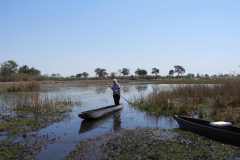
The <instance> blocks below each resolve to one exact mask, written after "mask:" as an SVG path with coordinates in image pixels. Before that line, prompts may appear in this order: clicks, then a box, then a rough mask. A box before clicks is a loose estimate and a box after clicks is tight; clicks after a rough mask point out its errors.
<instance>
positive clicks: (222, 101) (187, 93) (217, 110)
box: [135, 80, 240, 122]
mask: <svg viewBox="0 0 240 160" xmlns="http://www.w3.org/2000/svg"><path fill="white" fill-rule="evenodd" d="M135 105H136V107H137V108H139V109H141V110H144V111H148V112H151V113H153V114H157V115H161V114H167V115H174V114H187V115H192V114H194V113H198V114H199V115H200V116H203V117H208V118H211V119H224V120H231V121H235V122H236V121H240V80H228V81H225V82H223V83H221V84H217V85H180V86H177V87H174V88H172V89H171V90H170V91H159V90H154V91H153V92H152V93H151V94H149V95H148V96H147V97H141V98H139V99H136V100H135Z"/></svg>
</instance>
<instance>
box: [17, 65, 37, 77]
mask: <svg viewBox="0 0 240 160" xmlns="http://www.w3.org/2000/svg"><path fill="white" fill-rule="evenodd" d="M18 73H23V74H29V75H34V76H38V75H40V74H41V72H40V71H39V70H38V69H35V68H34V67H32V68H29V67H28V66H27V65H23V66H22V67H20V68H19V69H18Z"/></svg>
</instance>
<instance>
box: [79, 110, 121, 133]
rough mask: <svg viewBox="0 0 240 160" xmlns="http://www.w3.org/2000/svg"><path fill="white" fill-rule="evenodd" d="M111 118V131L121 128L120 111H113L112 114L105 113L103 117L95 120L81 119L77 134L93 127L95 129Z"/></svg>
mask: <svg viewBox="0 0 240 160" xmlns="http://www.w3.org/2000/svg"><path fill="white" fill-rule="evenodd" d="M110 119H112V120H113V126H112V129H113V131H118V130H119V129H121V111H118V112H115V113H113V115H107V116H105V117H103V118H100V119H97V120H87V119H85V120H83V121H82V122H81V126H80V130H79V134H82V133H86V132H89V131H91V130H93V129H96V128H98V127H100V126H101V125H103V124H104V123H106V121H108V120H110Z"/></svg>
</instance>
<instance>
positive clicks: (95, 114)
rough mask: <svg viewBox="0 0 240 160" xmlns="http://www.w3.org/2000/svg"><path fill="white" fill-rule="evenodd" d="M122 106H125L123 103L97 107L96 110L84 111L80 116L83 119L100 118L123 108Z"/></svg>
mask: <svg viewBox="0 0 240 160" xmlns="http://www.w3.org/2000/svg"><path fill="white" fill-rule="evenodd" d="M122 108H123V106H122V105H121V104H120V105H118V106H115V105H112V106H107V107H103V108H99V109H95V110H90V111H86V112H82V113H80V114H79V117H80V118H83V119H98V118H101V117H103V116H106V115H108V114H110V113H112V112H116V111H118V110H121V109H122Z"/></svg>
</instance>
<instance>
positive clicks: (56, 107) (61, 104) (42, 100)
mask: <svg viewBox="0 0 240 160" xmlns="http://www.w3.org/2000/svg"><path fill="white" fill-rule="evenodd" d="M5 104H6V105H7V106H11V108H9V111H8V112H9V113H12V115H10V116H8V117H7V118H6V117H5V116H4V113H3V115H2V113H1V114H0V116H1V118H2V119H1V124H0V132H2V131H5V132H8V133H10V134H22V133H25V132H30V131H35V130H38V129H40V128H43V127H46V126H47V125H48V124H50V123H52V122H56V121H59V120H61V119H62V118H63V117H64V115H65V113H67V112H69V111H70V110H71V105H72V104H73V103H72V101H71V100H70V99H69V98H67V99H65V98H62V97H58V98H49V97H48V96H45V97H41V96H40V95H39V94H38V93H33V94H20V95H17V96H16V97H15V98H14V99H9V100H8V101H5Z"/></svg>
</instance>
